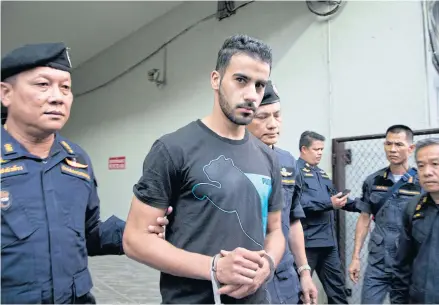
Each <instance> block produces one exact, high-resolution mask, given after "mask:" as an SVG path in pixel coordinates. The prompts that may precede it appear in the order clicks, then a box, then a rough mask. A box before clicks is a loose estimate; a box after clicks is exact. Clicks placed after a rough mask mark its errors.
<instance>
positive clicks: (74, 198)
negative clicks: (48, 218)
mask: <svg viewBox="0 0 439 305" xmlns="http://www.w3.org/2000/svg"><path fill="white" fill-rule="evenodd" d="M58 170H59V171H60V173H55V174H54V175H53V178H52V179H57V180H59V181H58V183H59V185H62V186H63V187H60V188H58V189H56V190H55V192H56V196H57V199H58V200H59V202H61V210H62V212H63V216H64V219H65V224H66V226H69V227H71V228H74V229H75V230H84V224H85V213H86V208H87V204H88V201H89V199H90V195H91V192H92V185H93V183H94V181H92V180H91V178H90V176H89V174H88V173H87V171H86V170H83V169H78V168H73V167H70V166H67V165H65V164H63V163H61V164H60V165H59V168H58Z"/></svg>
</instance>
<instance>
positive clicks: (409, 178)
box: [380, 166, 417, 183]
mask: <svg viewBox="0 0 439 305" xmlns="http://www.w3.org/2000/svg"><path fill="white" fill-rule="evenodd" d="M410 169H411V167H409V169H408V170H407V172H405V173H404V175H402V177H401V179H405V181H407V182H408V183H414V182H415V180H417V178H416V177H413V176H411V175H409V174H408V171H409V170H410ZM380 174H381V176H382V177H383V178H384V179H388V180H392V179H391V178H390V175H392V172H391V171H390V166H388V167H386V168H383V169H382V172H381V173H380Z"/></svg>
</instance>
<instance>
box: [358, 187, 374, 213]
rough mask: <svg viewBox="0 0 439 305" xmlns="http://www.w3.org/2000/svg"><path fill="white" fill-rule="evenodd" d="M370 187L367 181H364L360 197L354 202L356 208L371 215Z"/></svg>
mask: <svg viewBox="0 0 439 305" xmlns="http://www.w3.org/2000/svg"><path fill="white" fill-rule="evenodd" d="M369 198H370V187H369V179H366V180H365V181H364V183H363V187H362V196H361V199H360V200H357V202H356V208H357V209H358V210H360V211H361V212H363V213H367V214H372V207H371V205H370V199H369Z"/></svg>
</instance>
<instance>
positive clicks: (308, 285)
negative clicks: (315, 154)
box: [247, 81, 317, 304]
mask: <svg viewBox="0 0 439 305" xmlns="http://www.w3.org/2000/svg"><path fill="white" fill-rule="evenodd" d="M281 125H282V115H281V106H280V99H279V94H278V92H277V89H276V86H275V85H274V84H273V83H272V82H271V81H270V82H269V83H268V84H267V85H266V87H265V93H264V98H263V100H262V102H261V104H260V106H259V108H258V110H257V111H256V114H255V117H254V119H253V120H252V122H251V123H250V124H249V125H248V127H247V128H248V130H249V131H250V132H251V133H252V134H253V135H255V136H256V137H257V138H259V139H260V140H261V141H262V142H264V143H265V144H267V145H269V146H270V147H272V148H273V150H274V151H275V152H276V154H277V156H278V158H279V163H280V165H281V172H280V174H281V175H282V186H283V191H284V201H285V202H284V207H283V210H282V230H283V233H284V236H285V240H286V246H285V254H284V256H283V258H282V260H281V262H280V263H279V265H278V266H277V268H276V272H275V277H274V278H273V280H272V281H271V282H270V283H269V284H268V289H269V291H270V295H271V301H272V303H274V304H297V303H298V302H299V297H300V293H301V290H302V293H303V298H302V299H303V301H304V302H305V303H306V304H308V303H312V304H316V303H317V288H316V287H315V285H314V283H313V281H312V278H311V271H310V270H311V268H310V266H309V265H308V261H307V258H306V252H305V243H304V238H303V229H302V224H301V223H300V219H302V218H304V217H305V213H304V212H303V209H302V207H301V206H300V204H299V202H298V201H297V200H293V197H294V195H295V189H294V186H295V179H296V178H295V176H296V173H297V171H296V160H295V159H294V157H293V156H292V155H291V154H290V153H289V152H288V151H285V150H283V149H280V148H279V147H277V146H275V144H276V143H277V141H278V137H279V134H280V129H281ZM293 255H294V256H293ZM295 262H296V264H297V266H298V270H297V272H298V273H299V274H300V283H299V278H298V273H297V272H296V270H295V266H294V265H295V264H294V263H295ZM300 284H301V286H302V287H300ZM301 288H302V289H301Z"/></svg>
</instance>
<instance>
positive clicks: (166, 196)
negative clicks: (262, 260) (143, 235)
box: [134, 120, 283, 304]
mask: <svg viewBox="0 0 439 305" xmlns="http://www.w3.org/2000/svg"><path fill="white" fill-rule="evenodd" d="M281 188H282V186H281V177H280V167H279V163H278V160H277V157H276V155H275V154H274V152H273V151H272V150H270V149H269V148H268V146H267V145H265V144H263V143H262V142H261V141H259V140H258V139H257V138H255V137H254V136H253V135H251V134H250V133H249V132H248V131H246V133H245V137H244V139H242V140H231V139H227V138H223V137H221V136H219V135H218V134H216V133H214V132H213V131H212V130H210V129H209V128H208V127H207V126H206V125H204V124H203V123H202V122H201V120H197V121H194V122H191V123H190V124H188V125H186V126H185V127H182V128H180V129H179V130H177V131H175V132H173V133H170V134H167V135H165V136H163V137H161V138H160V139H158V140H157V141H156V142H155V143H154V144H153V146H152V148H151V151H150V152H149V153H148V155H147V156H146V158H145V162H144V165H143V176H142V177H141V179H140V180H139V182H138V183H137V184H136V185H135V186H134V194H135V195H136V197H137V198H138V199H139V200H140V201H142V202H144V203H146V204H149V205H151V206H154V207H158V208H166V207H168V206H170V205H171V206H172V207H173V209H174V212H173V213H172V214H171V215H170V216H169V225H168V226H167V228H166V239H167V240H168V241H169V242H170V243H171V244H173V245H174V246H176V247H178V248H181V249H184V250H186V251H189V252H195V253H201V254H204V255H209V256H213V255H215V254H217V253H219V252H220V250H227V251H231V250H234V249H235V248H237V247H243V248H246V249H249V250H252V251H257V250H261V249H263V248H264V239H265V232H266V226H267V216H268V212H272V211H278V210H281V209H282V206H283V197H282V189H281ZM160 290H161V294H162V298H163V302H164V303H180V304H181V303H185V304H188V303H213V292H212V284H211V282H210V281H203V280H195V279H187V278H180V277H176V276H172V275H169V274H166V273H162V274H161V279H160ZM265 298H266V290H265V287H261V288H260V289H259V290H258V291H257V292H256V293H255V294H254V295H252V296H249V297H247V298H246V299H241V300H234V299H232V298H229V297H227V296H222V297H221V299H222V302H223V303H235V302H238V303H265V302H266V299H265Z"/></svg>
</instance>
